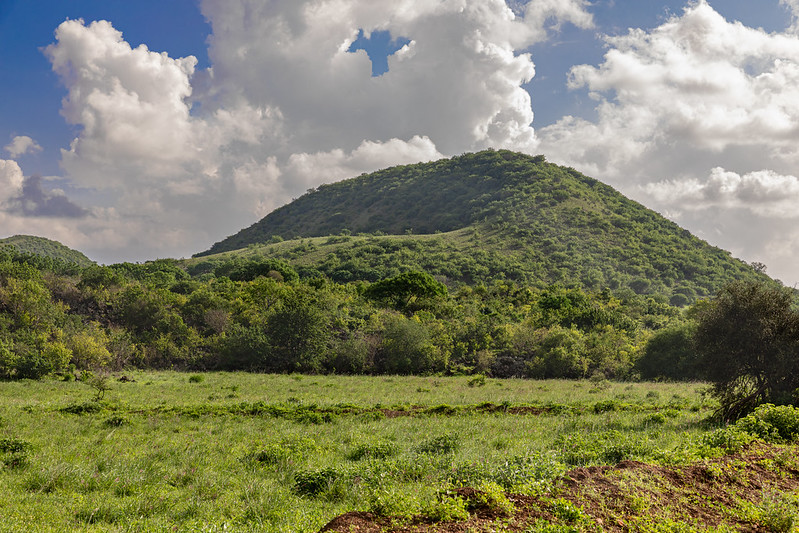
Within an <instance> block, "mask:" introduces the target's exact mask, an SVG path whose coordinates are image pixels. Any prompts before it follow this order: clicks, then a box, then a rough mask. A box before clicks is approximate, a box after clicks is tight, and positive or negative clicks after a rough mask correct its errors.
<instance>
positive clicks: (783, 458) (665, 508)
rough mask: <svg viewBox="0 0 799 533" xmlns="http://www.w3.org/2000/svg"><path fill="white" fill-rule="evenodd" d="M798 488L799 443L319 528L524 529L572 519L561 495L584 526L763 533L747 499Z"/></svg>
mask: <svg viewBox="0 0 799 533" xmlns="http://www.w3.org/2000/svg"><path fill="white" fill-rule="evenodd" d="M797 491H799V448H798V447H796V446H766V445H754V446H751V447H749V448H748V449H746V450H744V451H743V452H740V453H737V454H733V455H727V456H724V457H721V458H717V459H708V460H704V461H701V462H698V463H694V464H691V465H688V466H676V467H672V466H657V465H651V464H645V463H640V462H637V461H623V462H621V463H619V464H617V465H616V466H592V467H586V468H577V469H574V470H571V471H569V472H568V473H567V474H566V476H565V477H564V478H563V479H562V480H561V481H560V482H559V483H558V485H557V487H556V488H555V489H554V490H553V492H552V493H551V494H547V495H544V496H541V497H530V496H524V495H515V494H508V495H507V496H508V499H509V500H510V501H511V502H513V504H514V508H515V510H514V512H513V514H512V516H507V515H503V514H502V513H501V512H497V511H496V510H492V509H490V508H485V507H483V508H477V509H470V514H471V517H470V518H469V519H468V520H464V521H458V522H438V523H431V522H429V521H425V520H424V519H422V518H415V519H404V520H403V519H398V518H392V517H379V516H376V515H374V514H372V513H368V512H350V513H346V514H344V515H341V516H339V517H337V518H335V519H333V520H332V521H331V522H330V523H328V524H327V525H326V526H325V527H324V528H322V529H321V531H320V533H321V532H331V533H332V532H337V533H345V532H346V533H372V532H374V533H377V532H381V533H388V532H397V533H399V532H402V533H417V532H441V533H444V532H470V533H476V532H490V531H503V532H505V531H507V532H517V531H518V532H524V531H527V530H529V528H530V526H531V525H532V524H535V523H536V522H538V523H558V524H564V525H565V524H569V523H570V522H568V517H564V515H563V513H559V512H558V509H557V508H556V505H555V502H556V501H560V502H562V501H563V500H568V501H569V502H572V503H573V504H574V505H575V506H576V507H579V508H580V509H582V511H583V518H582V519H579V518H578V520H577V521H576V522H575V521H573V522H571V524H573V525H574V526H575V527H576V528H577V529H576V530H580V531H604V532H613V533H615V532H637V531H641V530H645V529H651V528H652V526H653V525H656V524H661V525H662V524H663V523H666V522H668V521H669V520H671V521H674V522H678V523H681V524H686V525H689V526H691V527H692V528H695V530H699V531H702V530H704V529H709V528H713V527H715V526H719V525H722V524H724V525H727V526H729V527H731V528H732V529H733V530H736V531H741V532H765V531H769V530H768V529H766V528H765V527H763V526H761V525H758V524H757V523H755V522H753V521H752V519H751V516H752V513H746V512H744V511H743V509H744V508H745V507H746V506H747V503H746V502H748V503H749V504H753V505H755V506H756V505H759V504H760V503H761V502H762V501H763V499H764V498H769V497H771V496H773V495H779V494H782V493H794V494H795V493H796V492H797ZM474 492H475V490H474V489H471V488H462V489H459V490H458V494H459V495H460V496H461V497H463V498H464V499H465V500H466V501H473V500H474V498H473V497H472V496H473V495H474ZM564 518H566V520H564ZM647 525H648V526H649V527H646V526H647ZM680 531H684V529H680Z"/></svg>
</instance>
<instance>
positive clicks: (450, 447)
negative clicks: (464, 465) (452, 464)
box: [416, 433, 461, 454]
mask: <svg viewBox="0 0 799 533" xmlns="http://www.w3.org/2000/svg"><path fill="white" fill-rule="evenodd" d="M460 445H461V443H460V437H458V435H455V434H451V433H445V434H443V435H439V436H438V437H433V438H432V439H428V440H426V441H424V442H422V443H420V444H419V445H418V446H417V447H416V452H417V453H427V454H445V453H455V452H456V451H458V449H459V448H460Z"/></svg>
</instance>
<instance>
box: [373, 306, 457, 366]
mask: <svg viewBox="0 0 799 533" xmlns="http://www.w3.org/2000/svg"><path fill="white" fill-rule="evenodd" d="M446 364H447V361H446V354H444V353H442V350H441V349H440V348H439V347H437V346H435V345H434V344H433V342H432V339H431V336H430V331H429V329H428V328H427V326H425V325H424V324H422V323H421V322H420V321H419V320H418V319H417V318H416V317H414V318H405V317H404V316H402V315H390V316H388V317H387V318H386V324H385V329H384V330H383V335H382V343H381V344H380V348H379V350H378V352H377V354H376V355H375V366H376V367H377V369H378V370H379V371H380V372H382V373H386V374H426V373H430V372H435V371H441V370H444V369H445V368H446Z"/></svg>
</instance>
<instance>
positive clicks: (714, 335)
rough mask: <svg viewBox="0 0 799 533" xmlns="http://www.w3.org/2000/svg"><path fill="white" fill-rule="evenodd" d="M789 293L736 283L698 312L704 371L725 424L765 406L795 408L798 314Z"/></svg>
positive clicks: (698, 344) (798, 370)
mask: <svg viewBox="0 0 799 533" xmlns="http://www.w3.org/2000/svg"><path fill="white" fill-rule="evenodd" d="M792 299H793V298H792V295H791V293H790V292H788V291H787V290H785V289H782V288H778V287H774V286H771V285H767V284H765V283H760V282H751V281H738V282H734V283H732V284H730V285H727V286H726V287H724V288H723V289H722V290H721V291H720V292H719V293H718V295H717V296H716V298H715V299H714V300H713V301H712V302H711V303H710V305H706V306H703V307H701V308H700V309H699V311H698V313H697V329H696V334H695V337H694V340H695V343H696V348H697V351H698V352H699V354H700V357H701V360H700V365H701V368H702V370H703V372H704V374H705V376H706V377H707V379H709V380H710V381H711V382H712V383H713V394H714V395H715V396H716V397H717V398H718V400H719V402H720V404H721V405H720V410H719V414H720V415H721V416H722V417H723V418H724V419H725V420H731V419H736V418H740V417H741V416H743V415H746V414H747V413H749V412H751V411H752V410H754V409H755V407H757V406H758V405H760V404H762V403H775V404H790V403H795V402H796V400H797V398H796V396H795V395H796V391H797V389H798V388H799V312H797V311H794V310H793V309H792V308H791V303H792Z"/></svg>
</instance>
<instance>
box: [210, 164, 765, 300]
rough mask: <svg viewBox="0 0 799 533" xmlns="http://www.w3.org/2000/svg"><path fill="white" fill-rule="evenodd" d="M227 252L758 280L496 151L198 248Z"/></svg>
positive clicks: (303, 204)
mask: <svg viewBox="0 0 799 533" xmlns="http://www.w3.org/2000/svg"><path fill="white" fill-rule="evenodd" d="M219 254H223V255H219ZM231 255H233V256H253V255H255V256H259V255H260V256H265V257H270V258H280V259H285V260H287V261H289V262H290V263H292V264H293V265H294V266H296V267H300V269H301V271H302V269H305V271H306V273H307V274H308V275H313V274H314V273H317V272H321V273H324V274H325V275H327V276H328V277H330V278H332V279H334V280H336V281H341V282H344V281H353V280H368V281H376V280H379V279H383V278H385V277H388V276H392V275H396V274H397V273H398V272H402V271H406V270H411V269H418V270H424V271H426V272H428V273H430V274H433V275H436V276H439V277H440V278H445V279H446V280H451V281H453V282H463V283H467V284H474V283H490V282H492V281H494V280H510V281H515V282H520V283H526V284H532V285H537V286H545V285H549V284H553V283H560V284H563V285H576V286H580V287H583V288H586V289H591V290H594V289H596V290H598V289H601V288H605V287H608V288H611V289H619V288H624V287H627V288H630V289H632V290H634V291H635V292H636V293H639V294H662V295H665V296H667V297H668V298H670V299H671V301H672V303H674V304H676V305H683V304H686V303H690V302H692V301H695V299H696V298H698V297H703V296H707V295H710V294H713V293H714V292H715V291H716V290H717V289H718V288H720V287H721V286H723V285H724V284H726V283H728V282H730V281H732V280H734V279H753V278H757V277H761V278H763V279H766V278H765V276H763V275H762V274H759V273H757V272H755V270H754V269H753V268H752V267H751V266H750V265H748V264H746V263H744V262H743V261H740V260H738V259H735V258H733V257H732V256H731V255H730V254H729V252H726V251H724V250H722V249H720V248H717V247H714V246H711V245H710V244H708V243H707V242H705V241H703V240H701V239H699V238H697V237H695V236H694V235H692V234H691V233H690V232H688V231H687V230H685V229H683V228H681V227H679V226H678V225H677V224H675V223H673V222H671V221H669V220H667V219H666V218H664V217H663V216H661V215H659V214H658V213H656V212H654V211H652V210H650V209H647V208H646V207H644V206H643V205H641V204H639V203H637V202H635V201H633V200H630V199H629V198H626V197H625V196H623V195H622V194H621V193H619V192H618V191H616V190H615V189H613V188H612V187H610V186H608V185H605V184H603V183H601V182H599V181H597V180H595V179H593V178H590V177H588V176H585V175H583V174H581V173H579V172H577V171H576V170H574V169H572V168H566V167H562V166H558V165H554V164H551V163H548V162H546V160H545V158H544V157H543V156H535V157H533V156H528V155H524V154H519V153H514V152H510V151H505V150H501V151H494V150H488V151H483V152H479V153H474V154H465V155H462V156H458V157H453V158H451V159H442V160H440V161H435V162H432V163H420V164H414V165H404V166H397V167H392V168H388V169H385V170H381V171H378V172H374V173H371V174H365V175H362V176H359V177H356V178H352V179H349V180H345V181H341V182H338V183H334V184H330V185H323V186H320V187H318V188H317V189H313V190H310V191H308V193H307V194H305V195H303V196H302V197H300V198H298V199H296V200H295V201H293V202H291V203H289V204H288V205H285V206H283V207H281V208H279V209H277V210H275V211H274V212H272V213H270V214H269V215H267V216H266V217H264V218H263V219H262V220H260V221H258V222H257V223H255V224H253V225H252V226H250V227H249V228H246V229H243V230H242V231H240V232H238V233H236V234H235V235H233V236H231V237H228V238H227V239H224V240H223V241H221V242H218V243H216V244H215V245H214V246H213V247H212V248H211V249H210V250H208V251H206V252H202V253H200V254H197V256H196V257H207V259H211V260H214V259H220V260H221V259H226V258H229V257H230V256H231ZM208 256H210V257H208ZM195 263H196V261H195Z"/></svg>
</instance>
